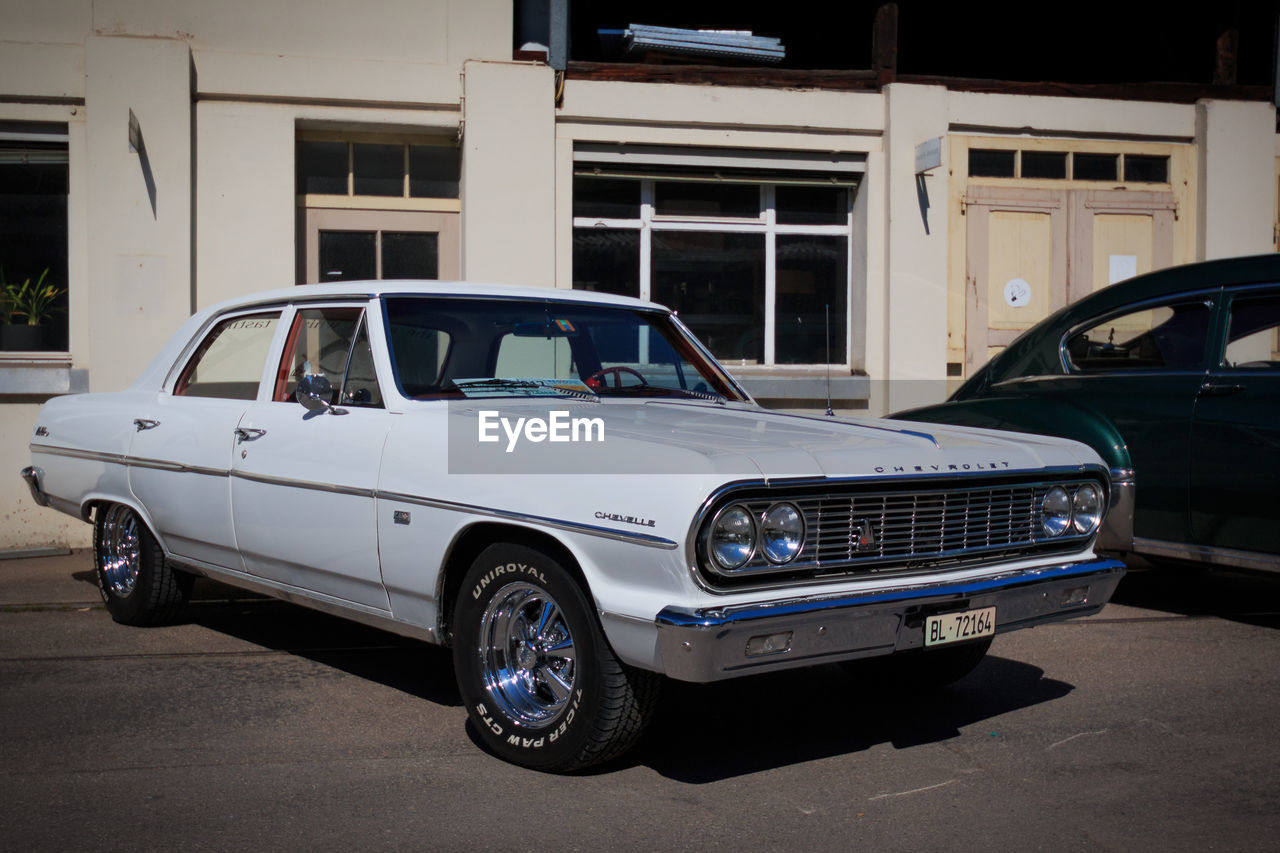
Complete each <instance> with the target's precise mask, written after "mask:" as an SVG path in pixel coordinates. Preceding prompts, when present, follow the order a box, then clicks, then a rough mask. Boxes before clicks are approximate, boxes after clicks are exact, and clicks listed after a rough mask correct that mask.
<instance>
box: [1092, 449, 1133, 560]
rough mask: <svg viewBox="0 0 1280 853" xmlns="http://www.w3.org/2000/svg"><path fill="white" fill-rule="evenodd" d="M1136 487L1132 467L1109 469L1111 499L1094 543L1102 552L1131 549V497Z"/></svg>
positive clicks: (1126, 551)
mask: <svg viewBox="0 0 1280 853" xmlns="http://www.w3.org/2000/svg"><path fill="white" fill-rule="evenodd" d="M1136 488H1137V486H1136V481H1135V475H1134V472H1133V469H1132V468H1112V469H1111V499H1110V500H1109V501H1108V504H1107V515H1106V518H1104V519H1103V520H1102V530H1100V531H1098V541H1097V543H1096V544H1095V545H1094V547H1095V548H1097V549H1098V550H1099V551H1102V552H1104V553H1108V554H1110V553H1120V554H1127V553H1129V552H1130V551H1132V550H1133V499H1134V494H1135V492H1134V490H1135V489H1136Z"/></svg>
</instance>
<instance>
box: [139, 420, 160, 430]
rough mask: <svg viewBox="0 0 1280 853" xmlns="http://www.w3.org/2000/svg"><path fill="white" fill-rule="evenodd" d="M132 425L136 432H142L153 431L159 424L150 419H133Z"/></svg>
mask: <svg viewBox="0 0 1280 853" xmlns="http://www.w3.org/2000/svg"><path fill="white" fill-rule="evenodd" d="M133 425H134V426H136V427H137V428H138V432H142V431H143V430H144V429H155V428H156V427H158V426H160V422H159V421H157V420H154V419H152V418H134V419H133Z"/></svg>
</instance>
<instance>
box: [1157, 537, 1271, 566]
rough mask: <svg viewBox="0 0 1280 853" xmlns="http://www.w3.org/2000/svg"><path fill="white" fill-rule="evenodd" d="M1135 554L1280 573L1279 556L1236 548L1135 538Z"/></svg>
mask: <svg viewBox="0 0 1280 853" xmlns="http://www.w3.org/2000/svg"><path fill="white" fill-rule="evenodd" d="M1133 550H1134V551H1136V552H1137V553H1139V554H1149V555H1151V556H1153V557H1168V558H1170V559H1174V560H1189V561H1191V562H1195V563H1209V564H1212V565H1215V566H1230V567H1232V568H1237V569H1254V570H1256V571H1262V572H1280V555H1276V554H1263V553H1261V552H1259V551H1237V550H1235V549H1233V548H1215V547H1212V546H1209V545H1193V544H1190V543H1187V542H1167V541H1164V540H1162V539H1143V538H1141V537H1135V538H1134V540H1133Z"/></svg>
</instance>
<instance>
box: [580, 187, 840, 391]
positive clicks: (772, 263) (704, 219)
mask: <svg viewBox="0 0 1280 853" xmlns="http://www.w3.org/2000/svg"><path fill="white" fill-rule="evenodd" d="M855 174H856V175H857V178H859V179H860V178H861V173H855ZM574 177H575V178H578V177H582V178H587V179H590V178H593V177H607V178H618V179H627V180H634V181H636V182H638V183H639V184H640V204H639V211H638V215H637V216H636V217H634V218H619V217H594V216H574V217H572V229H573V231H574V232H577V231H578V230H579V229H582V230H589V229H592V228H608V229H614V230H624V231H625V230H634V231H638V232H639V234H640V247H639V254H640V269H639V288H638V290H639V292H638V294H637V295H638V296H639V298H640V299H644V300H651V297H652V283H653V282H652V276H653V263H652V262H653V234H654V233H655V232H663V231H668V232H713V233H721V234H729V233H732V234H762V235H764V259H763V260H764V321H763V322H764V328H763V329H762V332H763V335H764V347H763V357H762V359H761V361H760V362H759V363H757V364H743V365H734V366H735V367H736V368H749V369H750V368H754V369H759V370H775V369H803V368H806V367H825V366H830V367H834V368H838V369H842V370H848V369H851V367H852V365H853V364H854V363H855V361H857V360H859V359H855V356H854V352H853V337H854V336H853V335H852V334H851V333H850V329H851V327H852V323H853V320H854V317H853V307H854V305H855V304H856V300H855V299H854V294H853V279H854V263H855V257H856V252H855V248H856V247H855V245H854V217H855V214H854V210H855V207H856V199H857V194H858V190H859V189H860V186H861V181H860V180H855V179H852V178H851V179H850V180H849V181H848V182H847V183H842V184H839V185H838V186H843V187H844V188H845V189H847V190H848V196H847V199H846V210H845V221H844V223H842V224H832V225H804V224H788V223H780V222H779V221H778V213H777V187H778V186H779V185H786V184H788V183H789V181H788V180H787V176H786V175H783V174H778V175H777V176H776V179H775V180H772V181H770V180H766V179H749V178H742V179H740V180H735V179H734V177H733V176H725V177H722V178H719V179H716V178H714V177H712V176H707V177H706V178H705V179H703V180H696V179H694V178H686V179H685V180H695V182H698V183H743V184H752V185H755V186H757V187H758V188H759V191H760V213H759V215H758V216H757V217H755V218H747V217H726V216H676V215H670V214H667V215H662V214H658V213H657V208H656V186H657V184H658V183H662V182H665V181H668V180H672V179H671V178H668V177H661V176H652V177H644V176H640V175H634V176H633V175H625V174H613V173H609V174H599V175H597V174H593V173H592V172H591V171H590V170H589V169H587V168H580V169H577V170H575V175H574ZM805 183H815V184H818V185H826V184H822V183H819V182H816V181H805ZM781 235H801V236H836V237H843V238H845V240H846V252H845V275H844V287H845V306H846V308H845V315H846V316H845V329H844V338H845V343H844V358H843V360H834V361H831V362H829V363H828V362H813V363H802V364H792V363H787V362H778V361H777V331H778V329H777V304H778V303H777V297H778V266H777V253H776V238H777V237H778V236H781Z"/></svg>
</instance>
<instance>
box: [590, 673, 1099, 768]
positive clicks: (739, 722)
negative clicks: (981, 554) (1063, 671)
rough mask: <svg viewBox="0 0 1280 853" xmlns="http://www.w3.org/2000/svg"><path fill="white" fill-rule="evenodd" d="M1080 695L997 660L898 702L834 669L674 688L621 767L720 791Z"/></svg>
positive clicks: (950, 733) (942, 735)
mask: <svg viewBox="0 0 1280 853" xmlns="http://www.w3.org/2000/svg"><path fill="white" fill-rule="evenodd" d="M1072 689H1074V688H1073V687H1072V685H1070V684H1067V683H1065V682H1062V681H1055V680H1053V679H1049V678H1045V677H1044V673H1043V671H1042V670H1041V669H1039V668H1038V667H1035V666H1031V665H1029V664H1026V663H1022V662H1020V661H1015V660H1009V659H1007V658H1001V657H998V656H995V655H988V656H987V657H986V659H984V660H983V662H982V663H981V664H980V665H979V666H978V668H977V669H976V670H974V671H973V672H972V673H971V674H970V675H968V676H967V677H966V678H963V679H961V680H960V681H958V682H956V683H955V684H953V685H951V686H949V687H946V688H942V689H938V690H934V691H929V692H903V693H898V694H897V695H893V694H892V693H891V692H890V693H888V694H887V693H886V691H885V690H884V689H883V686H882V685H880V684H878V683H877V682H875V681H872V680H868V679H863V678H860V677H859V676H858V674H856V672H855V673H854V674H850V673H847V672H846V671H845V670H844V669H843V668H842V667H840V666H838V665H834V664H828V665H824V666H818V667H811V668H805V669H796V670H790V671H787V672H780V673H772V674H768V675H758V676H748V677H746V678H740V679H734V680H731V681H723V682H717V683H713V684H688V683H683V682H674V681H670V682H668V683H667V685H666V690H665V692H664V694H663V698H662V702H661V706H660V709H659V713H658V715H657V717H656V718H655V720H654V722H653V725H652V726H651V727H650V729H649V731H648V732H647V733H646V734H645V736H644V738H643V739H642V740H641V742H640V744H639V745H638V747H637V748H636V749H635V750H634V751H633V752H632V753H630V754H629V755H628V756H625V757H623V758H622V759H621V761H622V762H624V763H625V764H641V765H645V766H648V767H651V768H652V769H654V770H655V771H657V772H658V773H660V774H662V775H663V776H666V777H668V778H671V779H675V780H677V781H681V782H687V783H690V784H702V783H707V782H715V781H720V780H723V779H728V778H732V777H735V776H742V775H746V774H750V773H758V772H760V771H763V770H772V769H775V768H779V767H785V766H788V765H793V764H800V763H803V762H807V761H813V760H815V759H821V758H828V757H833V756H837V755H846V754H848V753H854V752H862V751H865V750H867V749H870V748H872V747H874V746H877V745H880V744H890V745H892V746H893V747H894V748H896V749H907V748H910V747H915V746H921V745H923V744H929V743H939V742H942V741H946V740H949V739H951V738H954V737H957V736H958V735H959V734H960V731H961V729H963V728H966V727H970V726H974V725H977V724H980V723H983V722H984V721H987V720H992V719H994V718H996V717H999V716H1000V715H1002V714H1007V713H1009V712H1011V711H1016V710H1019V709H1022V708H1027V707H1030V706H1032V705H1038V704H1040V703H1042V702H1050V701H1053V700H1055V699H1060V698H1062V697H1063V696H1065V695H1067V694H1068V693H1070V692H1071V691H1072ZM985 734H987V735H989V736H991V737H999V734H1000V733H999V731H998V730H997V729H995V728H993V729H992V730H991V731H989V732H985ZM602 769H604V770H608V769H609V768H608V767H606V768H602Z"/></svg>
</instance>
